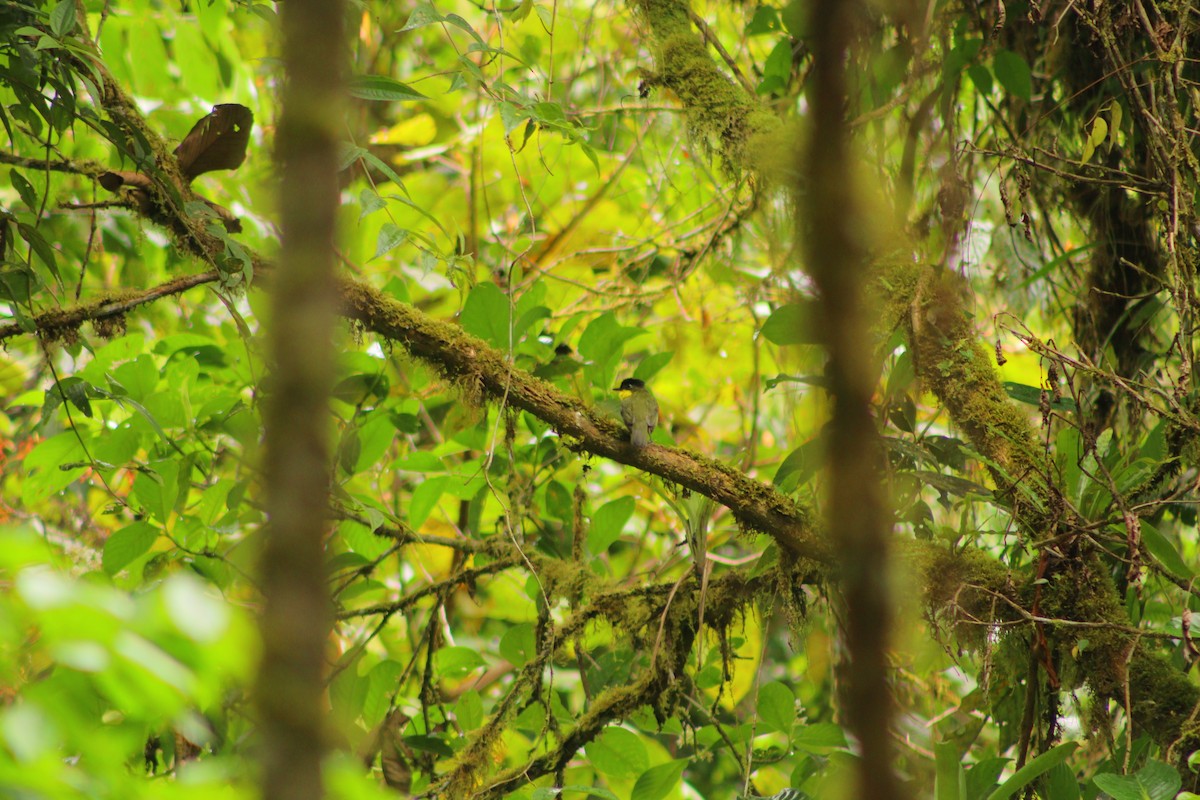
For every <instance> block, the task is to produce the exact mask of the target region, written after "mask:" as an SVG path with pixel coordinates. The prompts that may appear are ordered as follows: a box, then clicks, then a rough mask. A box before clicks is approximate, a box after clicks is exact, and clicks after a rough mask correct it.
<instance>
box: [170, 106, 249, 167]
mask: <svg viewBox="0 0 1200 800" xmlns="http://www.w3.org/2000/svg"><path fill="white" fill-rule="evenodd" d="M253 127H254V113H253V112H252V111H251V110H250V109H248V108H246V107H245V106H243V105H239V104H237V103H223V104H221V105H218V106H213V110H212V113H210V114H209V115H208V116H206V117H204V118H203V119H201V120H200V121H199V122H197V123H196V124H195V125H193V126H192V129H191V131H189V132H188V135H187V136H185V137H184V139H183V141H182V142H180V143H179V147H176V148H175V157H176V158H178V159H179V171H180V172H181V173H182V174H183V177H184V179H185V180H187V181H188V182H189V183H190V182H191V181H192V179H193V178H195V177H197V176H198V175H203V174H204V173H206V172H212V171H214V170H218V169H237V168H238V167H239V166H241V164H242V162H243V161H245V160H246V145H247V144H249V143H250V129H251V128H253Z"/></svg>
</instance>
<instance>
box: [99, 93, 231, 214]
mask: <svg viewBox="0 0 1200 800" xmlns="http://www.w3.org/2000/svg"><path fill="white" fill-rule="evenodd" d="M252 127H254V113H253V112H252V111H250V109H248V108H246V107H245V106H243V105H238V104H237V103H225V104H222V105H218V106H213V110H212V113H210V114H209V115H208V116H206V117H204V118H203V119H201V120H200V121H199V122H197V123H196V124H195V125H193V126H192V130H191V131H190V132H189V133H188V135H187V136H186V137H184V139H183V141H182V142H180V143H179V147H176V148H175V157H176V158H177V159H178V160H179V172H180V174H181V175H182V176H183V178H184V180H185V181H186V182H187V183H191V182H192V179H193V178H195V177H196V176H197V175H203V174H204V173H206V172H212V171H214V170H218V169H237V168H238V167H239V166H240V165H241V163H242V162H243V161H245V160H246V145H247V144H248V143H249V142H250V129H251V128H252ZM96 180H97V181H98V182H99V184H100V185H101V186H103V187H104V188H105V189H107V190H108V191H110V192H117V191H120V190H121V189H125V190H126V192H125V193H124V194H125V197H126V199H127V200H130V201H132V203H133V204H134V205H135V206H136V207H137V208H138V210H139V211H141V212H142V213H143V214H152V213H153V211H154V209H153V203H152V201H151V198H152V195H153V192H152V190H153V188H154V181H153V180H152V179H151V178H150V176H148V175H143V174H142V173H140V172H105V173H102V174H101V175H100V176H99V177H98V178H97V179H96ZM199 199H200V200H203V201H204V202H205V203H206V204H208V206H209V207H210V208H211V209H212V210H213V212H214V213H215V214H216V215H217V217H219V218H220V220H221V224H222V225H224V226H225V230H227V231H229V232H230V233H241V231H242V223H241V221H240V220H238V218H237V217H235V216H234V215H233V214H232V213H231V212H230V211H229V209H227V208H225V207H224V206H221V205H218V204H217V203H214V202H212V201H211V200H209V199H207V198H204V197H201V198H199Z"/></svg>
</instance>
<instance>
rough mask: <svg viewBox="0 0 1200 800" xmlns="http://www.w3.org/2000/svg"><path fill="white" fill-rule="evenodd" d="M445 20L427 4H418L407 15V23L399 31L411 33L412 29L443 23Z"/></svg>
mask: <svg viewBox="0 0 1200 800" xmlns="http://www.w3.org/2000/svg"><path fill="white" fill-rule="evenodd" d="M445 19H446V18H445V17H443V16H442V15H441V14H439V13H438V12H437V9H435V8H434V7H433V6H432V5H430V4H429V3H418V4H417V7H416V8H414V9H413V11H412V13H411V14H409V15H408V22H406V23H404V27H403V28H401V29H400V32H401V33H403V32H404V31H411V30H413V29H414V28H420V27H423V26H425V25H431V24H433V23H435V22H443V21H444V20H445Z"/></svg>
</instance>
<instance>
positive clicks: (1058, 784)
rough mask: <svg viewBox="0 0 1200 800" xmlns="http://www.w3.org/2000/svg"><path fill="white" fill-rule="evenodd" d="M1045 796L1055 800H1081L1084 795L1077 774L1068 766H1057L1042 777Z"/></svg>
mask: <svg viewBox="0 0 1200 800" xmlns="http://www.w3.org/2000/svg"><path fill="white" fill-rule="evenodd" d="M1042 786H1043V787H1044V789H1045V791H1044V792H1043V796H1045V797H1052V798H1054V800H1081V798H1082V797H1083V793H1082V792H1080V790H1079V781H1077V780H1076V779H1075V772H1074V771H1073V770H1072V769H1071V768H1070V767H1068V766H1067V765H1066V764H1055V765H1054V767H1053V768H1052V769H1051V770H1050V771H1049V772H1047V773H1046V774H1045V775H1044V776H1042Z"/></svg>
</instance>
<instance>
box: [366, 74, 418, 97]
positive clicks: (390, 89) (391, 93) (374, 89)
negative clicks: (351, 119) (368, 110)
mask: <svg viewBox="0 0 1200 800" xmlns="http://www.w3.org/2000/svg"><path fill="white" fill-rule="evenodd" d="M349 91H350V96H351V97H357V98H359V99H360V100H379V101H384V102H404V101H409V100H428V99H429V98H427V97H426V96H425V95H423V94H421V93H420V92H418V91H417V90H416V89H414V88H412V87H411V86H409V85H408V84H406V83H401V82H400V81H398V80H396V79H395V78H389V77H388V76H386V75H356V76H354V77H353V78H351V79H350V87H349Z"/></svg>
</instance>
